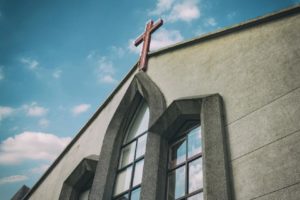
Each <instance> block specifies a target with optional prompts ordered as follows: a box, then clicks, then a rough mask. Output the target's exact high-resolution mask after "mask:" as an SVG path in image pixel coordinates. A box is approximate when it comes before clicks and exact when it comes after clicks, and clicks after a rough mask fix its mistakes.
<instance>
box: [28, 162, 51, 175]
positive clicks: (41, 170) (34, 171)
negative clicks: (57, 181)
mask: <svg viewBox="0 0 300 200" xmlns="http://www.w3.org/2000/svg"><path fill="white" fill-rule="evenodd" d="M49 167H50V165H49V164H42V165H40V166H38V167H35V168H32V169H30V170H29V172H30V173H31V174H43V173H44V172H45V171H46V170H47V169H48V168H49Z"/></svg>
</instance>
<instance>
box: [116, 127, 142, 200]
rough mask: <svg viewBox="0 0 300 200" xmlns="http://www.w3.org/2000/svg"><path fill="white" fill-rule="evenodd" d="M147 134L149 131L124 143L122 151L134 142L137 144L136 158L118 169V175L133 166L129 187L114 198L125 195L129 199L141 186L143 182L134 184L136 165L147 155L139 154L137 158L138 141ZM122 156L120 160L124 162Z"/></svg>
mask: <svg viewBox="0 0 300 200" xmlns="http://www.w3.org/2000/svg"><path fill="white" fill-rule="evenodd" d="M145 135H147V131H146V132H144V133H142V134H140V135H139V136H137V137H135V138H134V139H133V140H131V141H129V142H127V143H126V144H124V145H122V148H121V152H122V151H123V149H125V148H127V147H128V146H129V145H132V144H134V146H135V150H134V159H133V161H132V162H130V163H129V164H127V165H124V166H122V167H121V168H120V169H118V170H117V175H118V174H120V173H121V172H122V171H124V170H126V169H127V168H129V167H132V172H131V178H130V186H129V189H127V190H125V191H123V192H121V193H119V194H117V195H116V196H114V197H113V199H114V200H117V199H119V198H120V197H122V196H124V195H126V196H128V199H131V194H132V192H133V191H135V190H136V189H137V188H139V187H141V183H139V184H136V185H133V181H134V174H135V171H136V165H137V163H139V162H141V161H143V159H144V157H145V155H142V156H139V157H137V158H136V155H137V149H138V141H139V139H140V138H142V137H143V136H145ZM121 154H122V153H121ZM122 156H123V155H121V157H120V160H119V162H122ZM119 166H121V165H120V164H119ZM133 198H134V197H133Z"/></svg>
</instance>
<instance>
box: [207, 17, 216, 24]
mask: <svg viewBox="0 0 300 200" xmlns="http://www.w3.org/2000/svg"><path fill="white" fill-rule="evenodd" d="M205 25H206V26H216V25H217V22H216V19H215V18H213V17H210V18H207V19H206V20H205Z"/></svg>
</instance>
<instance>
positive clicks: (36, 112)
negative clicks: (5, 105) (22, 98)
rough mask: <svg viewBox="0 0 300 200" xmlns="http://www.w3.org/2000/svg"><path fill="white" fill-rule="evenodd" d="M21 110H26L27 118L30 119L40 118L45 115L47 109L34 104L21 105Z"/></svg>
mask: <svg viewBox="0 0 300 200" xmlns="http://www.w3.org/2000/svg"><path fill="white" fill-rule="evenodd" d="M23 108H24V109H25V110H26V114H27V116H31V117H41V116H44V115H46V114H47V112H48V109H47V108H44V107H42V106H38V105H37V103H36V102H33V103H31V104H30V105H27V104H25V105H23Z"/></svg>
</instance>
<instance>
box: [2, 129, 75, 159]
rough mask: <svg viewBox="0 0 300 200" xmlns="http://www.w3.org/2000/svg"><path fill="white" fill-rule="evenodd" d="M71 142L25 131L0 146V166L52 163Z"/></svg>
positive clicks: (48, 134)
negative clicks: (42, 161)
mask: <svg viewBox="0 0 300 200" xmlns="http://www.w3.org/2000/svg"><path fill="white" fill-rule="evenodd" d="M70 141H71V138H70V137H58V136H56V135H53V134H50V133H42V132H30V131H25V132H22V133H20V134H18V135H15V136H14V137H9V138H7V139H6V140H4V141H2V142H1V144H0V164H3V165H13V164H19V163H21V162H22V161H24V160H47V161H53V160H54V159H55V158H56V157H57V156H58V154H59V153H61V151H62V150H63V148H64V147H65V146H66V145H67V144H68V143H69V142H70Z"/></svg>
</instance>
